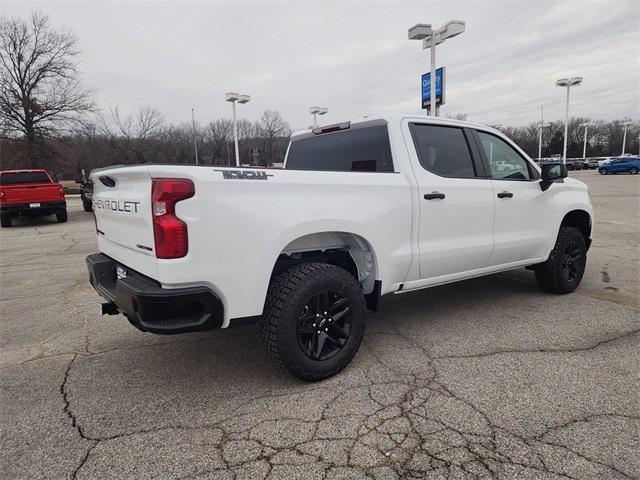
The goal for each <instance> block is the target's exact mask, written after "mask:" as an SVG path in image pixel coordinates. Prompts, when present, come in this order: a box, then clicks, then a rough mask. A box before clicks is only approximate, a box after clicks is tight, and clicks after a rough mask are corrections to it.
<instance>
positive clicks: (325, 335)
mask: <svg viewBox="0 0 640 480" xmlns="http://www.w3.org/2000/svg"><path fill="white" fill-rule="evenodd" d="M392 146H393V148H392ZM505 165H506V167H505ZM91 178H92V179H93V183H94V194H93V208H94V212H95V218H96V231H97V237H98V249H99V250H100V253H97V254H93V255H90V256H89V257H87V266H88V269H89V279H90V282H91V284H92V285H93V287H94V288H95V289H96V291H97V292H98V293H99V294H100V295H101V296H102V297H104V298H105V300H106V303H104V304H103V307H102V310H103V313H105V314H118V313H122V314H124V315H125V316H126V317H127V318H128V320H129V321H130V322H131V323H132V324H133V325H134V326H135V327H137V328H138V329H140V330H143V331H146V332H155V333H164V334H167V333H181V332H189V331H197V330H210V329H216V328H227V327H233V326H236V325H246V324H247V323H252V322H259V324H260V331H261V334H262V339H263V344H264V346H265V349H266V351H267V352H268V354H269V355H270V356H271V358H272V360H273V362H274V364H275V365H278V366H280V367H284V368H285V369H287V370H288V371H289V372H290V373H291V374H293V375H295V376H297V377H300V378H302V379H304V380H310V381H314V380H321V379H323V378H327V377H330V376H332V375H334V374H336V373H337V372H339V371H340V370H341V369H342V368H344V367H345V366H346V365H347V364H348V363H349V361H350V360H351V359H352V358H353V356H354V355H355V353H356V351H357V350H358V347H359V345H360V342H361V340H362V338H363V334H364V330H365V311H366V308H367V307H368V308H370V309H374V310H375V309H376V308H377V305H378V302H379V299H380V297H381V296H382V295H387V294H392V293H396V294H399V293H404V292H408V291H414V290H418V289H422V288H427V287H432V286H435V285H442V284H445V283H451V282H454V281H459V280H465V279H469V278H475V277H478V276H481V275H489V274H493V273H496V272H502V271H506V270H512V269H516V268H522V267H528V268H530V269H531V270H533V271H534V272H535V277H536V279H537V281H538V284H539V285H540V287H541V288H542V289H543V290H545V291H548V292H553V293H558V294H566V293H569V292H572V291H573V290H575V289H576V287H577V286H578V285H579V284H580V281H581V279H582V275H583V273H584V270H585V265H586V258H587V257H586V255H587V250H588V248H589V245H590V243H591V229H592V222H593V214H592V206H591V201H590V200H589V195H588V192H587V186H586V185H585V184H583V183H582V182H580V181H578V180H576V179H572V178H567V170H566V166H565V165H562V164H558V163H553V164H548V165H543V166H542V168H541V169H540V168H538V167H537V166H536V165H535V164H534V162H533V161H531V159H530V158H529V157H528V156H527V155H526V154H525V153H524V151H523V150H522V149H520V148H519V147H518V146H517V145H516V144H514V143H513V142H512V141H511V140H509V139H508V138H507V137H506V136H504V135H503V134H502V133H500V132H499V131H496V130H494V129H492V128H488V127H484V126H482V125H477V124H472V123H466V122H460V121H457V120H450V119H444V118H433V117H425V116H421V115H419V114H407V115H394V116H391V117H388V118H378V119H367V120H363V121H358V122H345V123H341V124H336V125H329V126H326V127H322V128H317V129H313V130H306V131H303V132H298V133H296V134H294V135H293V136H292V138H291V142H290V145H289V148H288V151H287V156H286V158H285V164H284V169H283V170H275V169H273V170H258V169H255V168H231V167H211V166H186V165H139V166H128V167H127V166H120V167H112V168H105V169H100V170H94V171H93V173H92V175H91ZM256 235H257V236H256ZM463 290H464V289H461V294H462V295H463V294H464V291H463ZM542 301H546V300H542Z"/></svg>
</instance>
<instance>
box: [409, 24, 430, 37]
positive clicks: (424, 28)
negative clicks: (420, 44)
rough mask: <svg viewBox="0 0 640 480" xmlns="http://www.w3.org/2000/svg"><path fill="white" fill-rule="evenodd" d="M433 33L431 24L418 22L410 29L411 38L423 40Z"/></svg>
mask: <svg viewBox="0 0 640 480" xmlns="http://www.w3.org/2000/svg"><path fill="white" fill-rule="evenodd" d="M431 33H432V30H431V24H427V23H418V24H417V25H414V26H413V27H411V28H410V29H409V40H423V39H425V38H427V37H428V36H430V35H431Z"/></svg>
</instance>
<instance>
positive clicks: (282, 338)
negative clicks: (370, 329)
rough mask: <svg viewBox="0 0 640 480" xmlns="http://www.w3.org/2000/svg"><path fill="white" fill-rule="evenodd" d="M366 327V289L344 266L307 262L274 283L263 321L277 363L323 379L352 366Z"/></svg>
mask: <svg viewBox="0 0 640 480" xmlns="http://www.w3.org/2000/svg"><path fill="white" fill-rule="evenodd" d="M364 329H365V302H364V295H363V293H362V288H361V287H360V284H359V283H358V282H357V281H356V279H355V278H353V276H352V275H350V274H349V273H348V272H347V271H345V270H343V269H342V268H339V267H336V266H334V265H328V264H325V263H304V264H300V265H296V266H294V267H292V268H290V269H289V270H287V271H286V272H284V273H283V274H281V275H279V276H278V277H276V278H275V279H274V280H273V281H272V282H271V285H270V286H269V291H268V293H267V300H266V303H265V308H264V313H263V316H262V321H261V333H262V341H263V345H264V348H265V350H266V351H267V353H268V354H269V356H270V357H271V359H272V361H273V363H274V364H275V365H276V366H278V367H281V368H284V369H286V370H287V371H288V372H289V373H290V374H292V375H294V376H296V377H298V378H301V379H302V380H306V381H318V380H323V379H325V378H328V377H331V376H333V375H335V374H336V373H338V372H339V371H340V370H342V369H343V368H344V367H345V366H347V364H348V363H349V362H350V361H351V359H352V358H353V357H354V355H355V354H356V352H357V351H358V348H359V347H360V343H361V342H362V337H363V335H364Z"/></svg>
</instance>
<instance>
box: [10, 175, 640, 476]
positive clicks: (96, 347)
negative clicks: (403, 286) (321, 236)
mask: <svg viewBox="0 0 640 480" xmlns="http://www.w3.org/2000/svg"><path fill="white" fill-rule="evenodd" d="M571 175H572V176H574V177H576V178H579V179H581V180H583V181H586V182H587V183H588V184H589V186H590V191H591V198H592V201H593V203H594V206H595V211H596V226H595V235H594V241H593V246H592V248H591V250H590V251H589V261H588V265H587V273H586V275H585V279H584V281H583V283H582V285H581V287H580V288H579V289H578V291H577V292H576V293H574V294H572V295H568V296H553V295H549V294H545V293H543V292H542V291H541V290H539V289H538V288H537V286H536V284H535V281H534V279H533V274H532V273H531V272H529V271H526V270H519V271H514V272H509V273H505V274H499V275H494V276H491V277H486V278H481V279H477V280H472V281H467V282H464V283H459V284H454V285H448V286H444V287H438V288H433V289H430V290H425V291H422V292H417V293H408V294H403V295H397V296H392V297H385V299H384V301H383V303H382V308H381V310H380V311H379V312H378V313H376V314H371V315H370V316H369V323H368V326H367V329H368V330H367V333H366V335H365V341H364V344H363V346H362V347H361V349H360V351H359V353H358V355H357V356H356V359H355V360H354V362H353V363H352V364H351V365H350V366H349V367H348V368H347V369H346V370H345V371H344V372H342V373H341V374H339V375H338V376H336V377H334V378H332V379H330V380H328V381H325V382H322V383H315V384H306V383H302V382H300V381H298V380H296V379H294V378H292V377H290V376H288V375H286V374H285V373H283V372H280V371H278V370H275V369H274V368H273V367H272V366H271V365H270V363H269V361H268V359H267V357H266V356H265V355H264V354H263V353H262V350H261V344H260V341H259V338H258V336H257V334H256V332H255V330H254V327H245V328H242V329H234V330H228V331H217V332H210V333H199V334H190V335H182V336H180V335H179V336H167V337H163V336H154V335H151V334H143V333H141V332H138V331H137V330H135V329H134V328H133V327H131V326H130V325H129V323H128V322H127V321H126V320H125V319H124V317H120V316H116V317H104V318H103V317H101V316H100V313H99V303H100V299H99V297H98V296H97V294H96V293H95V292H94V291H93V289H92V288H91V287H90V285H89V283H88V281H87V274H86V268H85V264H84V257H85V256H86V255H88V254H89V253H94V252H95V251H96V249H97V247H96V240H95V231H94V224H93V218H92V216H91V215H90V214H87V213H85V212H83V211H82V207H81V205H80V202H79V200H77V199H73V200H70V205H71V207H70V209H69V222H68V223H67V224H57V223H55V221H54V219H53V217H52V218H51V219H40V220H36V221H35V222H22V223H20V224H19V225H17V226H15V227H13V228H10V229H2V231H1V232H0V244H1V246H0V264H1V269H0V275H1V277H0V288H1V294H0V315H1V318H2V321H1V325H2V335H1V340H0V341H1V353H0V362H1V364H0V366H1V368H2V374H1V379H0V382H1V387H2V399H1V405H2V406H1V427H2V440H1V450H0V457H1V458H2V474H0V475H1V476H2V477H3V478H8V479H34V478H78V479H87V478H96V479H105V478H221V479H222V478H223V479H227V478H229V479H232V478H235V479H243V478H247V479H261V478H267V477H268V478H283V479H284V478H286V479H293V478H308V479H316V478H317V479H322V478H326V479H338V478H349V479H350V478H375V479H395V478H505V479H513V478H523V479H528V478H530V479H541V478H544V479H556V478H572V479H609V478H614V479H615V478H638V475H639V472H640V259H639V253H640V208H639V207H640V176H629V175H615V176H611V175H610V176H601V175H598V174H597V173H596V172H595V171H585V172H571Z"/></svg>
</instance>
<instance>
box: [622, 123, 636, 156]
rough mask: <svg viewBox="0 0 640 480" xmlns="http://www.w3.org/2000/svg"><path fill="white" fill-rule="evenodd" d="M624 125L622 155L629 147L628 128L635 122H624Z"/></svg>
mask: <svg viewBox="0 0 640 480" xmlns="http://www.w3.org/2000/svg"><path fill="white" fill-rule="evenodd" d="M622 125H623V126H624V135H622V153H621V154H620V155H624V149H625V147H626V146H627V128H629V127H630V126H631V125H633V122H624V123H623V124H622Z"/></svg>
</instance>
